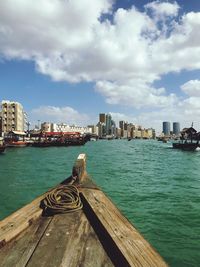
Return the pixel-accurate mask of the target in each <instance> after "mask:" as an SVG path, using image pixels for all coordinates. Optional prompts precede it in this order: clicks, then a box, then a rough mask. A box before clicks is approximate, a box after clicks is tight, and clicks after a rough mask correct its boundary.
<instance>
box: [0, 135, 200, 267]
mask: <svg viewBox="0 0 200 267" xmlns="http://www.w3.org/2000/svg"><path fill="white" fill-rule="evenodd" d="M79 153H86V154H87V170H88V173H89V174H90V175H91V176H92V178H93V180H95V181H96V183H97V184H98V185H99V186H101V187H102V189H103V190H104V192H105V193H106V194H107V195H109V197H110V198H111V199H112V200H113V202H114V203H115V204H116V205H117V206H118V207H119V209H120V210H121V211H122V213H123V214H124V215H125V216H126V217H127V218H128V219H129V220H130V221H131V222H132V223H133V224H134V225H135V226H136V228H137V229H138V230H139V231H140V232H141V233H142V234H143V236H144V237H145V238H146V239H147V240H148V241H149V242H150V243H151V244H152V245H153V246H154V247H155V248H156V250H157V251H158V252H159V253H160V254H161V255H162V257H163V258H164V259H165V260H166V261H167V262H168V264H169V265H170V266H174V267H179V266H180V267H186V266H188V267H198V266H200V204H199V202H200V196H199V193H200V151H197V152H182V151H179V150H174V149H171V148H170V144H164V143H160V142H157V141H149V140H146V141H145V140H133V141H130V142H128V141H127V140H112V141H98V142H88V143H87V144H86V145H85V146H82V147H58V148H56V147H52V148H32V147H27V148H17V149H16V148H15V149H14V148H13V149H7V151H6V153H5V154H4V155H0V194H1V198H0V199H1V205H0V219H2V218H4V217H5V216H7V215H9V214H10V213H11V212H13V211H15V210H16V209H18V208H20V207H22V206H23V205H24V204H26V203H28V202H30V201H31V200H32V199H34V198H35V197H36V196H38V195H40V194H42V193H43V192H44V191H46V190H47V189H49V188H50V187H51V186H53V185H55V184H57V183H59V182H60V181H62V180H63V179H64V178H66V177H68V176H69V175H70V174H71V168H72V166H73V163H74V162H75V160H76V158H77V156H78V154H79Z"/></svg>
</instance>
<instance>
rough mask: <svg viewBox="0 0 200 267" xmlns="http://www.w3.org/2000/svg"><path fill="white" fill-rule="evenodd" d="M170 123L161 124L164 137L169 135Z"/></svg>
mask: <svg viewBox="0 0 200 267" xmlns="http://www.w3.org/2000/svg"><path fill="white" fill-rule="evenodd" d="M170 130H171V129H170V122H169V121H164V122H163V133H164V135H166V136H169V135H170Z"/></svg>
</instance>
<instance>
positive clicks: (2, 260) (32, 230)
mask: <svg viewBox="0 0 200 267" xmlns="http://www.w3.org/2000/svg"><path fill="white" fill-rule="evenodd" d="M51 219H52V218H44V217H43V218H42V217H41V218H40V219H38V220H37V221H36V222H34V223H33V224H32V225H31V226H30V227H29V228H28V229H27V230H25V231H24V232H23V233H21V234H20V235H19V236H18V237H17V238H16V239H14V240H12V241H11V242H9V243H8V244H6V245H5V246H4V247H3V248H2V249H1V250H0V266H4V267H13V266H15V267H25V266H26V264H27V262H28V261H29V258H30V257H31V255H32V253H33V251H34V250H35V248H36V247H37V245H38V243H39V241H40V238H41V237H42V235H43V233H44V231H45V229H46V228H47V226H48V224H49V223H50V221H51Z"/></svg>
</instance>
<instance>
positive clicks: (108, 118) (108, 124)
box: [106, 114, 112, 135]
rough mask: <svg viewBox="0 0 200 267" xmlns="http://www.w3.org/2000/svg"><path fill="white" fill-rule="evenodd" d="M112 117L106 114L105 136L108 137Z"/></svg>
mask: <svg viewBox="0 0 200 267" xmlns="http://www.w3.org/2000/svg"><path fill="white" fill-rule="evenodd" d="M111 129H112V117H111V115H110V114H106V134H107V135H110V134H111V132H112V130H111Z"/></svg>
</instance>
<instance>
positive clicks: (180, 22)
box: [0, 0, 200, 132]
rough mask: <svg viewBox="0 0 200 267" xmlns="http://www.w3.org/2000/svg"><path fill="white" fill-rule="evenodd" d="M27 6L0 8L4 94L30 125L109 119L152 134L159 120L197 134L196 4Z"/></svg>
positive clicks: (199, 9) (199, 12) (87, 0)
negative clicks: (102, 115) (106, 115)
mask: <svg viewBox="0 0 200 267" xmlns="http://www.w3.org/2000/svg"><path fill="white" fill-rule="evenodd" d="M23 3H24V2H23V1H18V3H14V2H13V0H9V1H6V2H2V3H1V4H0V23H1V25H2V28H1V30H0V74H1V79H0V93H1V94H0V95H1V100H10V101H17V102H19V103H22V105H23V107H24V110H25V111H26V112H27V113H28V114H29V118H28V119H29V120H30V122H31V123H32V126H33V125H34V124H37V121H38V120H40V121H54V122H58V123H59V122H68V123H69V124H79V125H83V126H86V125H88V124H95V123H96V122H97V121H98V116H99V113H101V112H105V113H109V114H111V116H112V118H113V120H114V121H116V123H117V124H118V122H119V121H122V120H124V121H129V122H133V123H134V124H141V125H144V126H145V127H146V128H148V127H153V128H155V129H156V131H157V132H161V131H162V122H163V121H171V122H174V121H178V122H180V124H181V127H182V128H184V127H189V126H190V125H191V123H192V122H194V127H195V128H197V129H199V128H200V127H199V126H200V121H199V112H200V80H199V74H200V71H199V69H200V65H199V62H200V58H199V57H200V53H199V49H200V38H199V34H200V33H199V31H198V28H199V26H200V3H197V1H194V0H193V1H189V2H188V1H181V0H179V1H143V0H142V1H139V0H135V1H128V0H127V1H114V2H112V1H108V0H105V1H99V0H93V1H91V0H83V1H79V2H78V1H73V2H72V1H68V2H63V1H59V0H56V1H54V2H51V3H50V2H49V1H48V0H43V1H42V2H41V6H40V7H38V6H37V3H34V2H29V3H28V4H27V5H24V4H23ZM14 4H15V7H16V8H15V10H13V8H12V7H13V5H14ZM89 14H90V16H89ZM91 14H93V15H91ZM35 18H38V19H35ZM16 21H17V23H16ZM55 21H56V22H57V23H56V25H54V24H55V23H54V22H55ZM34 29H35V30H34ZM44 32H45V34H44Z"/></svg>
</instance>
